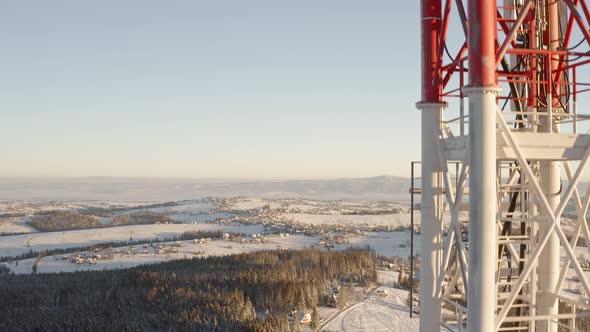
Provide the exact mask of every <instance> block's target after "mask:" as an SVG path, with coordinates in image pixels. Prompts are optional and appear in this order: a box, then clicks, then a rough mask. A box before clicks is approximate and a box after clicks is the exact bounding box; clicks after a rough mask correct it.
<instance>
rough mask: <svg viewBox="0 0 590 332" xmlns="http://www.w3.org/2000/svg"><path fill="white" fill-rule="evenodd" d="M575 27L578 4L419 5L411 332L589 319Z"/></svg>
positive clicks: (579, 48) (589, 153) (583, 44)
mask: <svg viewBox="0 0 590 332" xmlns="http://www.w3.org/2000/svg"><path fill="white" fill-rule="evenodd" d="M589 28H590V7H589V6H588V4H587V1H586V0H499V1H496V0H421V29H422V99H421V101H420V102H419V103H418V104H417V107H418V109H420V111H421V118H422V120H421V121H422V170H421V172H422V185H421V187H422V198H421V218H422V226H421V232H422V244H421V268H420V283H421V290H420V316H421V320H420V331H422V332H431V331H440V329H441V325H442V326H446V327H448V328H449V329H451V330H453V331H462V330H465V329H467V330H468V331H471V332H486V331H555V332H556V331H557V330H558V327H561V328H562V329H565V330H566V331H581V330H580V329H579V328H576V326H577V323H576V319H578V320H579V319H580V317H590V305H589V303H590V301H589V299H590V284H589V283H588V278H587V277H586V275H585V274H584V271H583V270H582V267H581V265H580V261H579V260H578V257H577V254H576V252H575V250H576V248H577V244H578V243H581V241H582V240H584V241H585V242H586V243H590V230H589V228H588V225H587V221H586V212H587V210H588V206H589V204H590V191H588V190H586V189H584V192H582V190H579V187H580V186H579V184H580V179H581V177H582V175H583V173H584V170H585V168H586V166H587V164H588V159H589V158H590V135H588V134H587V132H588V130H587V129H588V128H586V130H580V129H581V128H584V126H585V124H584V121H587V120H590V116H589V115H588V114H583V112H578V109H579V110H584V106H585V105H584V103H583V101H584V96H585V92H588V91H590V76H588V73H590V71H588V69H589V68H590V52H588V50H590V32H589V30H588V29H589ZM580 40H581V41H580ZM578 41H580V42H579V43H578ZM585 70H586V72H585ZM584 76H586V77H584ZM585 78H586V82H584V79H585ZM465 99H467V103H466V105H467V108H466V109H464V105H465V103H464V100H465ZM580 102H581V103H580ZM578 104H580V105H578ZM587 105H589V106H590V98H589V99H588V103H587ZM579 106H581V107H579ZM589 113H590V112H589ZM586 126H587V125H586ZM451 162H453V163H457V162H458V163H459V164H460V165H461V167H460V168H459V169H460V173H459V174H456V175H454V176H451V174H450V173H449V168H448V167H447V165H448V164H449V163H451ZM568 203H569V204H570V205H572V206H575V208H576V210H577V217H576V216H575V215H574V216H573V217H572V216H571V215H570V218H573V219H571V220H570V221H569V224H568V228H567V229H564V225H563V223H562V219H563V220H565V217H564V216H563V213H564V211H565V209H566V207H567V205H568ZM467 211H468V213H467ZM445 215H450V218H449V217H445ZM576 218H577V219H576ZM443 220H450V222H448V223H447V222H444V221H443ZM445 234H446V236H445ZM467 234H468V236H466V235H467ZM578 248H581V247H578ZM578 250H580V249H578ZM583 250H585V251H586V252H585V254H586V255H590V252H588V250H589V249H588V248H583ZM572 280H573V281H572ZM572 285H574V286H572ZM572 287H574V288H577V289H578V291H577V292H571V291H568V288H572ZM558 307H559V308H560V309H559V310H558Z"/></svg>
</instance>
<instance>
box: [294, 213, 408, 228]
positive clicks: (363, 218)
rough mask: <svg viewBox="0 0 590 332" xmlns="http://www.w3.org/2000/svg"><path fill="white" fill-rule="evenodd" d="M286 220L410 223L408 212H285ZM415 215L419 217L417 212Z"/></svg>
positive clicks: (331, 222)
mask: <svg viewBox="0 0 590 332" xmlns="http://www.w3.org/2000/svg"><path fill="white" fill-rule="evenodd" d="M283 216H284V217H285V218H286V219H287V220H292V221H295V222H299V223H302V224H309V225H349V226H353V225H375V226H391V227H400V226H408V225H409V224H410V214H409V213H396V214H384V215H338V214H335V215H326V214H309V213H285V214H283ZM415 216H417V217H419V216H418V214H416V215H415Z"/></svg>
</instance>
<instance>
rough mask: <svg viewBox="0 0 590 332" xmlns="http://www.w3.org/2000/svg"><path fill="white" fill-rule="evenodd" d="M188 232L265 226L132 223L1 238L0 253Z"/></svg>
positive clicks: (251, 231)
mask: <svg viewBox="0 0 590 332" xmlns="http://www.w3.org/2000/svg"><path fill="white" fill-rule="evenodd" d="M186 231H221V232H230V233H245V234H257V233H261V232H262V231H263V226H262V225H241V224H230V225H225V224H169V225H164V224H162V225H133V226H121V227H109V228H99V229H84V230H76V231H64V232H50V233H31V234H23V235H14V236H4V237H0V256H17V255H21V254H24V253H26V252H28V251H31V250H33V251H39V252H40V251H43V250H48V249H55V248H73V247H81V246H88V245H94V244H100V243H105V242H120V241H128V240H129V239H133V240H149V239H154V238H160V239H161V238H167V237H174V236H178V235H180V234H182V233H183V232H186Z"/></svg>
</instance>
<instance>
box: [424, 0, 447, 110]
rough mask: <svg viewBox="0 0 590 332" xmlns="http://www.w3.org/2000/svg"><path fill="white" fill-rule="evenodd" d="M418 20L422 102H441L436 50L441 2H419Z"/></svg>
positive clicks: (440, 19)
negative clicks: (420, 41) (420, 48)
mask: <svg viewBox="0 0 590 332" xmlns="http://www.w3.org/2000/svg"><path fill="white" fill-rule="evenodd" d="M420 19H421V31H422V36H421V39H422V102H424V103H437V102H441V92H442V88H441V84H440V83H441V80H440V79H439V77H440V72H441V70H440V67H438V66H437V63H438V48H439V40H440V34H441V23H442V22H441V21H442V1H441V0H421V1H420Z"/></svg>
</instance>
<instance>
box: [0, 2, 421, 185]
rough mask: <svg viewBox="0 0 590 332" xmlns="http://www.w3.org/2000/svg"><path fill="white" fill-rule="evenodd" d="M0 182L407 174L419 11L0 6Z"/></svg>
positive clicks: (220, 5) (322, 6) (394, 6)
mask: <svg viewBox="0 0 590 332" xmlns="http://www.w3.org/2000/svg"><path fill="white" fill-rule="evenodd" d="M0 12H1V13H2V20H1V22H0V26H1V29H0V40H1V41H2V46H1V49H2V51H1V52H0V66H1V70H0V107H1V108H0V114H2V118H1V120H0V133H1V134H0V137H1V140H0V151H1V153H2V158H1V160H2V161H1V162H0V176H153V177H168V176H173V177H194V178H220V177H223V178H334V177H357V176H373V175H380V174H395V175H408V171H407V170H408V168H409V165H408V163H409V161H410V160H412V159H417V158H419V146H420V145H419V143H420V142H419V140H420V137H419V132H420V128H419V112H418V111H416V110H415V108H414V103H415V102H416V101H418V99H419V96H420V91H419V78H420V77H419V71H420V67H419V59H420V53H419V20H418V14H419V6H418V2H415V1H391V0H371V1H359V0H297V1H277V0H248V1H245V0H233V1H230V0H215V1H205V0H190V1H189V0H185V1H154V0H123V1H122V0H117V1H113V0H101V1H75V0H70V1H64V0H52V1H45V0H37V1H4V2H2V4H0Z"/></svg>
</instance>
